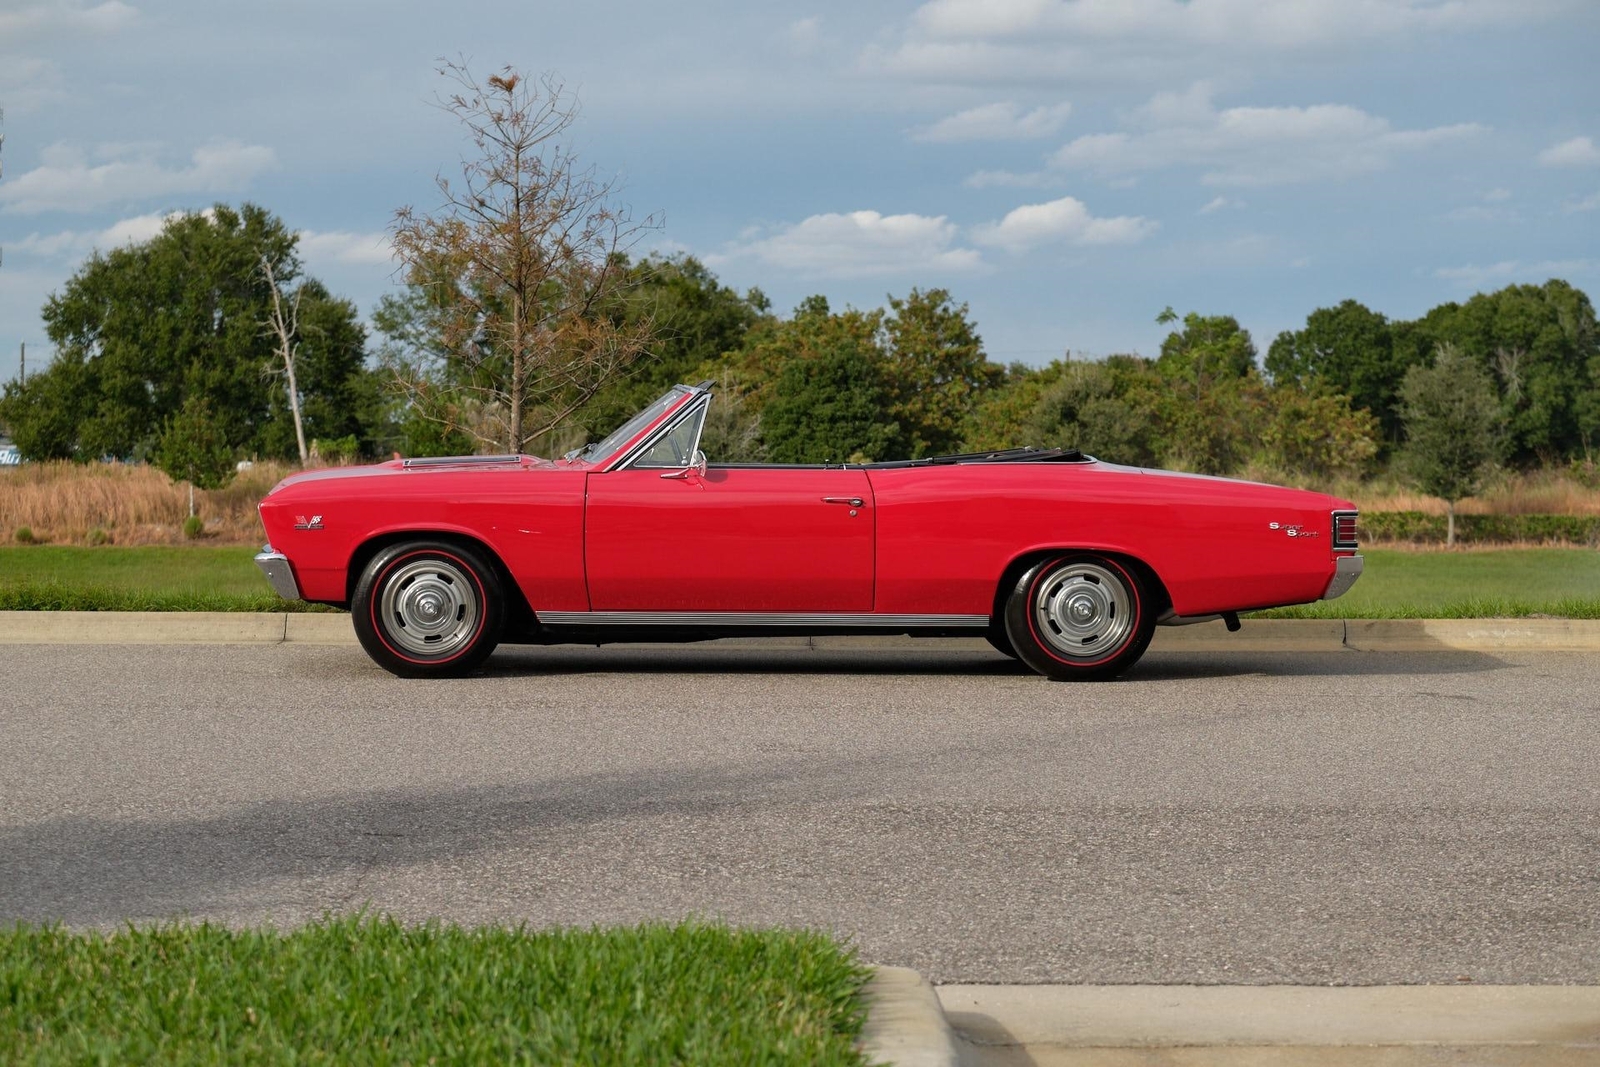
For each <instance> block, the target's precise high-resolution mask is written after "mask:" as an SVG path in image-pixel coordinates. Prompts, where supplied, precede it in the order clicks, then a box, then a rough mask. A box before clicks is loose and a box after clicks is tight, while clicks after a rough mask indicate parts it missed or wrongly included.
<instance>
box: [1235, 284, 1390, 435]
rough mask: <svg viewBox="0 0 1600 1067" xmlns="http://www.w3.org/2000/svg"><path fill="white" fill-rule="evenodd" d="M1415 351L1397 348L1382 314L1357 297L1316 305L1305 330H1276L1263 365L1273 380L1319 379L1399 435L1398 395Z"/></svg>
mask: <svg viewBox="0 0 1600 1067" xmlns="http://www.w3.org/2000/svg"><path fill="white" fill-rule="evenodd" d="M1415 361H1417V356H1416V354H1415V353H1410V352H1408V351H1407V350H1406V349H1405V348H1404V347H1399V348H1397V347H1396V345H1395V340H1394V330H1393V328H1392V327H1391V325H1390V323H1389V320H1388V319H1387V318H1385V317H1384V316H1383V315H1380V314H1379V313H1377V312H1375V311H1372V310H1370V309H1368V308H1367V307H1366V306H1364V305H1362V304H1361V303H1359V302H1357V301H1355V300H1345V301H1342V302H1341V303H1340V304H1339V305H1338V306H1337V307H1331V308H1318V309H1317V310H1315V311H1313V312H1312V313H1311V314H1310V315H1308V316H1306V325H1305V329H1303V330H1296V331H1294V332H1290V331H1287V330H1285V331H1284V332H1283V333H1280V334H1279V335H1278V336H1277V338H1276V339H1275V340H1274V341H1273V342H1272V345H1271V347H1270V348H1268V349H1267V358H1266V369H1267V373H1268V374H1270V375H1271V376H1272V381H1273V382H1274V384H1277V385H1294V386H1300V387H1302V388H1311V387H1315V386H1316V385H1318V383H1321V384H1323V385H1326V386H1328V387H1330V388H1331V389H1332V390H1333V392H1335V393H1343V394H1344V395H1345V396H1348V397H1349V398H1350V403H1351V404H1352V405H1354V406H1355V407H1357V408H1365V409H1366V410H1368V411H1370V412H1371V413H1372V414H1373V415H1375V416H1377V418H1378V422H1379V424H1380V425H1381V427H1382V429H1383V433H1384V434H1385V436H1387V437H1389V438H1390V439H1392V440H1396V441H1398V440H1399V437H1400V412H1399V401H1398V394H1399V389H1400V380H1401V378H1403V377H1404V376H1405V372H1406V369H1407V368H1408V367H1409V366H1411V365H1412V362H1415Z"/></svg>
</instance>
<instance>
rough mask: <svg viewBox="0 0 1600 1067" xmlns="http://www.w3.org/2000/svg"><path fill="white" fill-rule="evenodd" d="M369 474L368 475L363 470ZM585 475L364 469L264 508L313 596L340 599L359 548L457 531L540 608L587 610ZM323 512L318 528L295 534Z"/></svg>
mask: <svg viewBox="0 0 1600 1067" xmlns="http://www.w3.org/2000/svg"><path fill="white" fill-rule="evenodd" d="M369 471H370V472H371V473H370V474H369V473H366V472H369ZM586 477H587V474H586V472H585V471H583V470H559V469H549V468H530V467H522V468H507V469H504V470H492V471H485V470H477V471H461V470H411V471H400V470H394V469H392V468H383V467H377V468H363V469H358V470H352V471H348V472H343V471H342V472H339V474H338V475H336V476H332V477H326V478H318V477H316V476H314V475H313V476H309V477H304V478H302V479H297V480H292V481H291V482H290V483H289V484H288V485H285V486H283V487H282V488H280V489H278V490H277V491H276V492H274V493H273V494H272V495H270V496H268V497H267V498H266V499H265V500H264V501H262V503H261V520H262V523H263V524H264V525H265V527H266V530H267V537H268V539H269V540H270V541H271V543H272V546H273V548H275V549H277V550H278V551H279V552H282V553H283V554H284V555H285V556H287V557H288V558H289V562H290V564H291V566H292V567H293V568H294V572H295V578H296V580H297V581H298V582H299V583H300V591H301V595H302V596H304V597H305V598H306V599H307V600H318V601H325V602H328V603H343V602H344V601H345V598H346V589H347V586H346V576H347V574H348V571H349V567H350V561H351V558H352V557H353V556H354V554H355V552H356V550H357V549H358V548H359V547H360V546H361V545H363V544H365V543H366V542H368V541H370V540H371V539H373V538H375V537H383V536H386V535H390V534H400V533H414V534H417V535H418V536H426V535H427V534H428V533H444V534H459V535H464V536H466V537H471V538H474V539H476V540H478V541H482V542H483V543H484V544H486V545H487V546H488V547H489V548H490V549H491V550H492V551H494V552H495V553H496V554H497V555H498V556H499V557H500V559H501V561H503V562H504V563H505V565H506V568H507V569H508V570H509V571H510V572H511V576H512V578H513V579H514V580H515V581H516V583H517V585H518V586H519V587H520V588H521V589H522V591H523V593H524V595H525V596H526V597H527V598H528V603H529V604H530V605H531V606H533V607H534V609H535V610H538V609H540V608H545V609H550V610H557V611H587V610H588V608H589V595H588V591H587V589H586V588H585V583H584V573H583V491H584V480H585V478H586ZM313 515H320V516H321V517H322V528H321V529H319V530H297V529H295V528H294V527H295V524H296V522H298V521H300V518H301V517H307V518H309V517H310V516H313Z"/></svg>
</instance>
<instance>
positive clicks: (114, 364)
mask: <svg viewBox="0 0 1600 1067" xmlns="http://www.w3.org/2000/svg"><path fill="white" fill-rule="evenodd" d="M263 260H265V261H266V262H267V263H268V264H269V265H270V267H271V271H272V274H273V277H274V278H275V279H276V280H277V282H278V283H279V284H280V285H282V286H284V287H288V286H290V285H291V284H293V283H296V282H298V284H299V286H300V287H301V288H304V287H306V286H308V285H314V283H313V281H312V279H309V278H304V277H303V276H302V275H301V272H300V265H299V263H298V260H297V259H296V257H295V235H294V234H293V233H292V232H291V231H290V230H289V229H288V227H287V226H285V225H284V223H283V221H282V220H281V219H279V218H278V217H276V216H275V215H273V214H271V213H270V212H268V211H267V210H265V209H264V208H261V207H258V206H256V205H254V204H245V205H243V206H241V207H240V208H238V209H234V208H230V207H228V206H227V205H223V204H218V205H216V206H214V207H212V208H211V209H209V210H207V211H205V212H202V213H198V214H181V215H175V216H173V217H171V218H169V219H168V220H167V221H166V223H165V224H164V225H163V227H162V229H161V232H160V233H159V234H157V235H156V236H155V237H153V238H151V239H150V240H148V241H145V242H142V243H139V244H129V245H124V246H123V247H121V248H117V249H114V250H112V251H110V252H107V253H100V252H97V253H95V254H94V255H92V256H90V257H89V259H88V260H87V261H86V262H85V263H84V264H83V265H82V266H81V267H80V268H79V269H78V270H77V272H76V273H75V274H73V276H72V277H71V278H70V279H68V281H67V283H66V284H65V285H64V286H63V287H62V289H61V290H60V291H59V292H58V293H56V294H54V295H52V296H51V297H50V299H49V300H48V301H47V302H46V304H45V307H44V312H43V316H44V322H45V329H46V332H47V333H48V334H49V336H50V339H51V340H52V341H53V342H54V343H55V346H56V350H57V355H56V359H55V360H54V362H52V363H51V364H50V366H49V367H48V368H47V369H46V370H45V371H43V372H41V373H39V374H36V375H33V376H31V377H30V378H29V379H28V381H27V382H26V384H20V383H13V384H12V385H10V386H8V387H7V388H6V391H5V396H4V399H3V400H0V417H3V418H4V419H5V420H6V421H7V422H8V423H9V424H10V425H11V426H12V428H13V430H14V431H15V433H16V434H17V439H18V443H19V444H21V443H22V442H24V441H26V442H27V444H26V445H24V447H25V448H26V449H27V450H28V452H27V454H28V455H30V456H34V457H36V458H40V459H50V458H59V459H72V458H76V459H92V458H96V457H99V456H103V455H110V456H123V457H130V456H132V457H142V456H144V455H147V454H148V453H149V452H150V450H151V449H152V448H153V447H154V446H155V443H156V439H157V437H158V436H160V435H161V433H162V432H163V429H164V427H165V425H166V422H167V420H168V419H170V418H171V417H172V416H174V415H176V414H178V412H179V411H180V410H181V409H182V407H183V405H184V403H185V402H186V401H188V400H189V399H190V398H191V397H200V398H204V399H205V400H206V402H207V403H208V404H209V406H210V409H211V411H212V412H213V413H214V415H215V418H216V421H217V425H218V426H219V427H220V429H221V432H223V433H224V434H225V435H226V437H227V441H228V444H229V446H230V447H231V448H232V449H234V450H235V451H238V452H240V453H243V454H247V455H248V454H264V455H275V456H289V455H293V454H294V452H295V444H294V442H295V437H294V433H293V427H292V424H291V421H290V419H289V408H288V398H287V396H286V394H285V392H284V390H283V389H281V388H279V387H278V386H277V385H276V378H273V377H271V376H269V375H268V374H266V373H264V372H269V371H271V370H272V369H273V368H274V367H277V366H280V365H281V364H280V361H279V359H278V356H277V354H276V352H275V351H274V345H273V342H272V340H271V338H270V337H269V336H268V335H267V334H266V333H264V332H263V330H262V324H263V323H265V322H267V321H268V319H269V317H270V314H271V308H272V294H271V286H270V285H269V283H268V281H267V278H266V275H265V274H264V272H263V270H262V262H263ZM315 288H316V291H317V292H320V293H322V294H326V290H325V289H322V288H321V287H320V286H315ZM308 291H309V290H308ZM311 311H312V308H311V304H310V302H309V298H308V299H307V300H306V301H303V302H302V306H301V323H302V327H303V329H302V334H304V340H303V343H302V347H301V351H300V362H301V363H302V364H304V363H305V361H306V359H307V354H308V348H309V346H310V343H311V338H310V335H309V333H308V332H307V331H306V330H305V329H304V328H305V327H307V326H309V324H310V321H311V319H310V315H311ZM318 314H319V315H321V316H322V318H320V319H319V320H318V321H319V323H321V325H322V326H324V327H326V328H327V329H329V330H336V331H337V332H340V333H341V334H342V335H343V336H345V337H351V336H354V337H357V338H364V334H361V333H360V332H359V331H360V326H359V324H358V323H357V322H356V313H355V307H354V306H353V305H351V304H349V303H348V302H345V301H333V302H331V303H328V304H327V305H326V306H325V307H323V308H322V309H320V310H319V311H318ZM362 343H364V341H359V342H358V343H357V347H356V351H354V352H353V353H351V354H350V358H348V359H346V360H344V362H342V363H341V364H340V369H339V371H338V373H337V374H336V375H334V376H332V377H330V378H328V379H325V380H317V381H315V382H313V381H311V380H309V379H308V378H307V376H306V375H305V374H304V373H301V374H300V375H299V381H298V385H299V389H298V390H297V393H298V394H299V400H300V403H301V406H302V410H306V411H309V410H310V409H311V408H312V407H314V406H315V405H316V403H317V398H318V396H320V395H322V393H323V392H324V391H327V390H337V389H342V388H343V387H344V386H345V385H346V384H347V383H348V382H349V380H350V379H351V378H352V377H359V376H361V375H363V374H364V373H365V372H364V369H363V367H362V361H363V359H364V352H362V351H361V350H360V345H361V344H362ZM297 370H303V368H299V367H297ZM280 423H281V425H282V427H283V428H284V430H286V431H287V432H279V430H278V429H276V427H278V426H279V425H280ZM309 426H310V424H309V423H308V428H309Z"/></svg>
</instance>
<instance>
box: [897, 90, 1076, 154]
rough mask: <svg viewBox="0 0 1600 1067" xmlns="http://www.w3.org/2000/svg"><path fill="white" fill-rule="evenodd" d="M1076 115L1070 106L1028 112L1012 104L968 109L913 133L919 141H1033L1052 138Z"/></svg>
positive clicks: (1045, 107)
mask: <svg viewBox="0 0 1600 1067" xmlns="http://www.w3.org/2000/svg"><path fill="white" fill-rule="evenodd" d="M1071 114H1072V105H1071V104H1068V103H1061V104H1052V105H1046V106H1043V107H1036V108H1034V109H1033V110H1032V111H1027V112H1024V111H1023V110H1022V109H1021V108H1020V107H1018V106H1017V105H1016V104H1015V103H1013V102H1012V101H1010V100H1006V101H1002V102H1001V103H998V104H984V105H983V106H982V107H974V108H968V109H967V110H966V111H958V112H956V113H955V114H954V115H947V116H946V117H944V118H942V119H940V120H939V121H938V122H935V123H934V124H933V125H932V126H928V127H926V128H924V129H920V130H917V131H915V132H913V133H912V135H911V136H912V139H913V140H916V141H939V142H945V143H949V142H954V141H1033V140H1038V139H1039V138H1041V137H1049V136H1050V135H1051V134H1054V133H1055V132H1056V131H1057V130H1059V129H1061V127H1062V125H1063V124H1065V123H1066V121H1067V116H1069V115H1071Z"/></svg>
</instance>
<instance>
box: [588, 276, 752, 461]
mask: <svg viewBox="0 0 1600 1067" xmlns="http://www.w3.org/2000/svg"><path fill="white" fill-rule="evenodd" d="M629 273H630V277H631V278H632V284H631V288H630V290H629V292H628V293H627V295H626V297H625V298H624V300H623V301H622V302H621V305H620V314H619V316H618V318H619V322H621V323H622V324H627V323H632V322H649V323H651V324H652V326H653V329H654V338H653V339H652V341H651V344H650V346H649V348H648V349H647V350H646V351H645V353H644V354H643V356H641V358H640V359H639V362H638V363H636V364H634V366H633V367H632V368H630V369H629V373H628V374H627V375H626V376H623V377H619V378H617V379H614V380H613V381H612V382H610V383H608V384H607V385H606V386H604V387H603V388H602V389H601V390H600V391H599V392H598V393H597V394H596V395H595V398H594V399H593V400H592V401H590V402H589V403H588V404H587V405H586V406H585V407H584V409H583V411H582V412H580V413H579V415H578V419H579V421H581V422H582V423H583V425H584V427H585V428H586V429H587V430H588V432H589V434H590V436H592V437H600V436H604V435H605V434H607V433H610V432H611V431H612V430H613V429H615V428H616V427H617V426H618V425H620V424H621V423H622V422H623V421H624V420H626V419H627V418H628V417H629V416H631V415H632V414H633V413H634V412H635V411H638V410H639V409H640V408H642V407H644V406H645V405H646V404H648V403H649V402H650V401H652V400H654V399H655V398H656V397H658V396H660V395H661V394H662V393H663V392H665V391H666V390H667V389H668V388H669V387H671V386H673V385H676V384H677V383H679V382H686V383H690V384H692V383H693V382H695V381H698V380H700V379H702V378H705V377H708V376H709V375H707V374H706V373H704V371H705V368H707V367H708V366H715V365H716V364H718V363H719V362H720V361H721V360H722V357H723V356H724V355H727V354H728V353H732V352H736V351H738V350H739V349H740V348H741V347H742V346H743V345H744V343H745V338H746V337H747V336H748V335H749V333H750V331H751V329H752V328H754V327H755V326H756V325H757V324H758V323H761V322H763V321H766V320H769V319H771V304H770V302H769V301H768V300H767V298H766V295H765V294H763V293H762V292H761V290H759V289H750V290H749V291H747V292H745V293H744V294H742V295H741V294H739V293H737V292H735V291H734V290H733V289H732V288H730V287H728V286H726V285H723V284H722V283H721V282H719V281H718V280H717V276H716V275H715V274H713V273H712V272H711V270H710V269H709V268H707V267H706V266H705V264H703V263H701V262H700V261H699V260H698V259H696V258H694V257H693V256H688V255H680V256H673V257H670V258H662V257H657V256H651V257H648V258H646V259H643V260H640V261H639V262H637V263H635V264H633V266H632V267H630V268H629Z"/></svg>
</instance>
